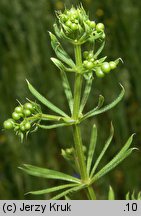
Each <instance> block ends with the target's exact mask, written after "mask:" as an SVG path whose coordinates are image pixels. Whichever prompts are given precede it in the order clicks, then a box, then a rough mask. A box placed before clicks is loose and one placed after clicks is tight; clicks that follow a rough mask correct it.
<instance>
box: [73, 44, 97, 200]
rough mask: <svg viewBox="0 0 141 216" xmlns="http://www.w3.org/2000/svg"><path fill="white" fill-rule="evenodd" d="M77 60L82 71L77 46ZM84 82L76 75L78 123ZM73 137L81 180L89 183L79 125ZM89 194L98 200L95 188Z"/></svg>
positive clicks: (75, 99) (74, 107)
mask: <svg viewBox="0 0 141 216" xmlns="http://www.w3.org/2000/svg"><path fill="white" fill-rule="evenodd" d="M75 60H76V66H77V67H78V70H81V67H82V56H81V46H80V45H75ZM82 81H83V77H82V75H81V74H79V73H76V75H75V83H74V104H73V119H75V120H76V121H77V120H79V109H80V100H81V89H82ZM73 137H74V143H75V150H76V155H77V160H78V164H79V169H80V175H81V179H82V181H83V182H88V181H89V177H88V175H87V169H86V164H85V156H84V152H83V144H82V136H81V131H80V126H79V125H78V124H75V125H74V126H73ZM87 194H88V197H89V198H90V199H92V200H94V199H96V197H95V194H94V191H93V188H92V187H91V186H88V188H87Z"/></svg>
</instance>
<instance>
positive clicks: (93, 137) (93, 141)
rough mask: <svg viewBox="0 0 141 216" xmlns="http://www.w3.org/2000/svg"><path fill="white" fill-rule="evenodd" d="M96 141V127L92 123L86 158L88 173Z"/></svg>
mask: <svg viewBox="0 0 141 216" xmlns="http://www.w3.org/2000/svg"><path fill="white" fill-rule="evenodd" d="M96 141H97V128H96V125H93V128H92V132H91V140H90V146H89V151H88V158H87V173H88V175H89V173H90V169H91V165H92V161H93V155H94V151H95V147H96Z"/></svg>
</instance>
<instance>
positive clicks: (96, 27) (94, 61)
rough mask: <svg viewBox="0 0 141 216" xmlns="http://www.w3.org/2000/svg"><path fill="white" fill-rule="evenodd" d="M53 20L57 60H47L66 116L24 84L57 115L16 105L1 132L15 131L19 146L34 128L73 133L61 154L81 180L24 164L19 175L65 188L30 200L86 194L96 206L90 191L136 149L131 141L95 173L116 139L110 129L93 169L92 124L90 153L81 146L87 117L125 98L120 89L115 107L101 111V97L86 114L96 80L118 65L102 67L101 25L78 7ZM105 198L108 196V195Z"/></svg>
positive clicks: (33, 104)
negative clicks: (63, 99)
mask: <svg viewBox="0 0 141 216" xmlns="http://www.w3.org/2000/svg"><path fill="white" fill-rule="evenodd" d="M57 18H58V24H56V23H55V24H54V30H55V34H56V35H54V34H53V33H51V32H50V33H49V34H50V38H51V45H52V48H53V50H54V52H55V54H56V56H57V58H51V60H52V61H53V63H54V64H55V65H56V66H57V67H58V68H59V69H60V73H61V78H62V85H63V88H64V92H65V95H66V98H67V101H68V105H69V109H70V115H69V114H68V113H65V112H64V111H63V110H61V109H60V108H58V107H57V106H55V105H54V104H53V103H51V102H50V101H49V100H48V99H46V98H45V97H44V96H42V95H41V94H40V93H39V92H38V91H37V90H36V89H35V88H34V87H33V86H32V85H31V84H30V83H29V81H27V84H28V88H29V90H30V92H31V93H32V94H33V95H34V96H35V98H36V99H37V100H38V101H39V102H41V103H42V104H44V105H45V106H46V107H48V108H49V109H50V110H51V111H53V112H54V113H56V115H51V114H44V113H43V112H42V109H41V106H40V105H39V104H38V103H37V102H33V101H30V100H28V102H26V103H25V104H24V105H23V104H21V103H20V102H19V105H18V106H17V107H16V108H15V110H14V112H13V113H12V119H11V118H10V119H8V120H6V121H5V122H4V128H5V129H13V130H14V131H15V133H16V134H17V135H18V136H20V138H21V141H23V138H24V136H27V135H28V134H29V133H30V132H35V131H36V130H37V129H38V128H43V129H52V128H57V127H72V129H73V130H72V131H73V138H74V146H71V148H69V149H65V150H64V149H62V156H63V157H64V158H65V159H66V160H67V161H69V162H70V163H71V164H72V166H73V167H74V169H75V171H76V172H77V173H78V174H79V175H80V178H76V177H73V176H70V175H68V174H65V173H63V172H58V171H54V170H50V169H45V168H40V167H35V166H31V165H28V164H24V165H23V166H22V167H20V169H22V170H23V171H25V172H26V173H28V174H29V175H33V176H37V177H43V178H47V179H57V180H62V181H65V182H67V184H60V185H59V186H55V187H52V188H48V189H44V190H40V191H32V192H29V193H31V194H44V193H46V194H47V193H54V192H55V193H56V195H55V196H53V197H52V199H60V198H62V197H66V196H67V197H68V195H70V194H71V193H74V192H77V191H80V190H82V189H85V191H86V194H87V196H88V199H92V200H94V199H96V195H95V192H94V189H93V187H92V185H93V183H95V182H96V181H97V180H99V179H100V178H101V177H103V176H104V175H106V174H107V173H108V172H109V171H111V170H112V169H113V168H115V167H116V166H117V165H118V164H119V163H121V162H122V161H123V160H124V159H125V158H126V157H128V156H129V155H130V154H131V153H132V151H133V150H134V149H135V148H130V145H131V143H132V139H133V135H132V136H130V137H129V139H128V140H127V142H126V143H125V145H124V146H123V147H122V149H121V150H120V151H119V153H117V154H116V155H115V156H114V157H113V159H112V160H111V161H109V162H108V163H107V164H106V165H105V166H104V167H102V168H101V169H99V170H98V169H97V168H98V166H99V163H100V162H101V159H102V158H103V156H104V154H105V153H106V150H107V149H108V147H109V145H110V143H111V141H112V138H113V134H114V129H113V125H112V124H111V131H110V136H109V137H108V139H107V140H106V142H105V144H104V147H103V149H102V151H101V153H100V155H99V156H98V158H97V159H96V160H95V163H94V164H93V161H94V153H95V148H96V143H97V127H96V125H95V124H94V125H93V127H92V132H91V138H90V144H89V149H88V150H87V149H86V148H85V146H84V145H83V143H82V134H81V128H80V125H81V123H82V122H83V121H84V120H86V119H88V118H90V117H93V116H96V115H99V114H101V113H103V112H106V111H108V110H110V109H112V108H113V107H115V106H116V105H117V104H118V103H119V102H120V101H121V99H122V98H123V96H124V88H123V87H122V86H121V92H120V94H119V96H118V97H117V98H116V99H115V100H114V101H113V102H111V103H110V104H108V105H106V106H103V103H104V97H103V96H101V95H100V96H99V100H98V105H97V106H96V107H95V108H93V109H92V110H90V111H88V112H86V113H84V108H85V105H86V103H87V100H88V97H89V94H90V91H91V87H92V82H93V80H94V78H103V77H104V76H105V75H107V74H109V73H110V72H111V71H112V70H113V69H115V68H116V67H117V65H118V63H119V62H120V60H121V59H120V58H118V59H116V60H114V61H110V62H107V61H105V60H106V58H107V57H99V56H100V54H101V52H102V50H103V48H104V45H105V32H104V25H103V24H102V23H98V24H96V23H95V22H94V21H90V20H89V16H88V15H87V14H86V12H85V10H84V9H83V7H82V6H80V7H77V8H74V7H72V8H71V9H70V10H67V9H66V10H65V11H64V12H63V13H62V12H60V11H59V12H57ZM57 37H58V38H59V39H60V40H66V41H67V42H68V43H70V44H71V45H72V46H73V47H74V56H75V60H74V59H72V58H71V57H70V56H69V55H68V53H67V52H66V51H65V50H64V49H63V47H62V45H61V44H60V42H59V40H58V38H57ZM85 44H89V50H85V49H86V48H85ZM71 73H73V74H74V76H75V81H74V90H73V92H72V88H71V86H70V83H69V79H68V76H69V74H71ZM67 74H68V75H67ZM83 84H84V85H85V88H84V90H83V88H82V85H83ZM44 121H45V122H48V121H49V122H52V124H51V125H50V124H45V125H43V124H42V122H44ZM109 193H110V194H112V190H110V192H109ZM109 197H113V195H109ZM110 199H111V198H110Z"/></svg>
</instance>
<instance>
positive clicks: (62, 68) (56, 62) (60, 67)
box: [50, 58, 68, 71]
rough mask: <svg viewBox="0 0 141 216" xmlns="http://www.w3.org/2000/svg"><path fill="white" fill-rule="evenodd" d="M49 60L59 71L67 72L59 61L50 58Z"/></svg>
mask: <svg viewBox="0 0 141 216" xmlns="http://www.w3.org/2000/svg"><path fill="white" fill-rule="evenodd" d="M50 59H51V61H52V62H53V63H54V64H55V65H56V66H57V67H58V68H59V69H60V70H63V71H67V70H68V68H67V67H65V65H64V64H63V63H62V62H61V61H60V60H58V59H56V58H50Z"/></svg>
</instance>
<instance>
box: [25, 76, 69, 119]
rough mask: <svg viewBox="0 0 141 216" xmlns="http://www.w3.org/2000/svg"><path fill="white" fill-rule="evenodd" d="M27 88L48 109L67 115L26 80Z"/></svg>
mask: <svg viewBox="0 0 141 216" xmlns="http://www.w3.org/2000/svg"><path fill="white" fill-rule="evenodd" d="M27 84H28V88H29V90H30V92H31V93H32V94H33V95H34V96H35V97H36V98H37V99H38V100H39V101H40V102H41V103H42V104H44V105H45V106H47V107H48V108H49V109H51V110H53V111H54V112H56V113H58V114H60V115H62V116H65V117H68V116H67V115H66V113H64V112H63V111H62V110H60V109H59V108H58V107H56V106H55V105H54V104H53V103H51V102H50V101H49V100H47V99H46V98H45V97H44V96H42V95H41V94H40V93H39V92H38V91H37V90H36V89H35V88H34V87H33V86H32V85H31V84H30V83H29V81H28V80H27Z"/></svg>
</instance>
